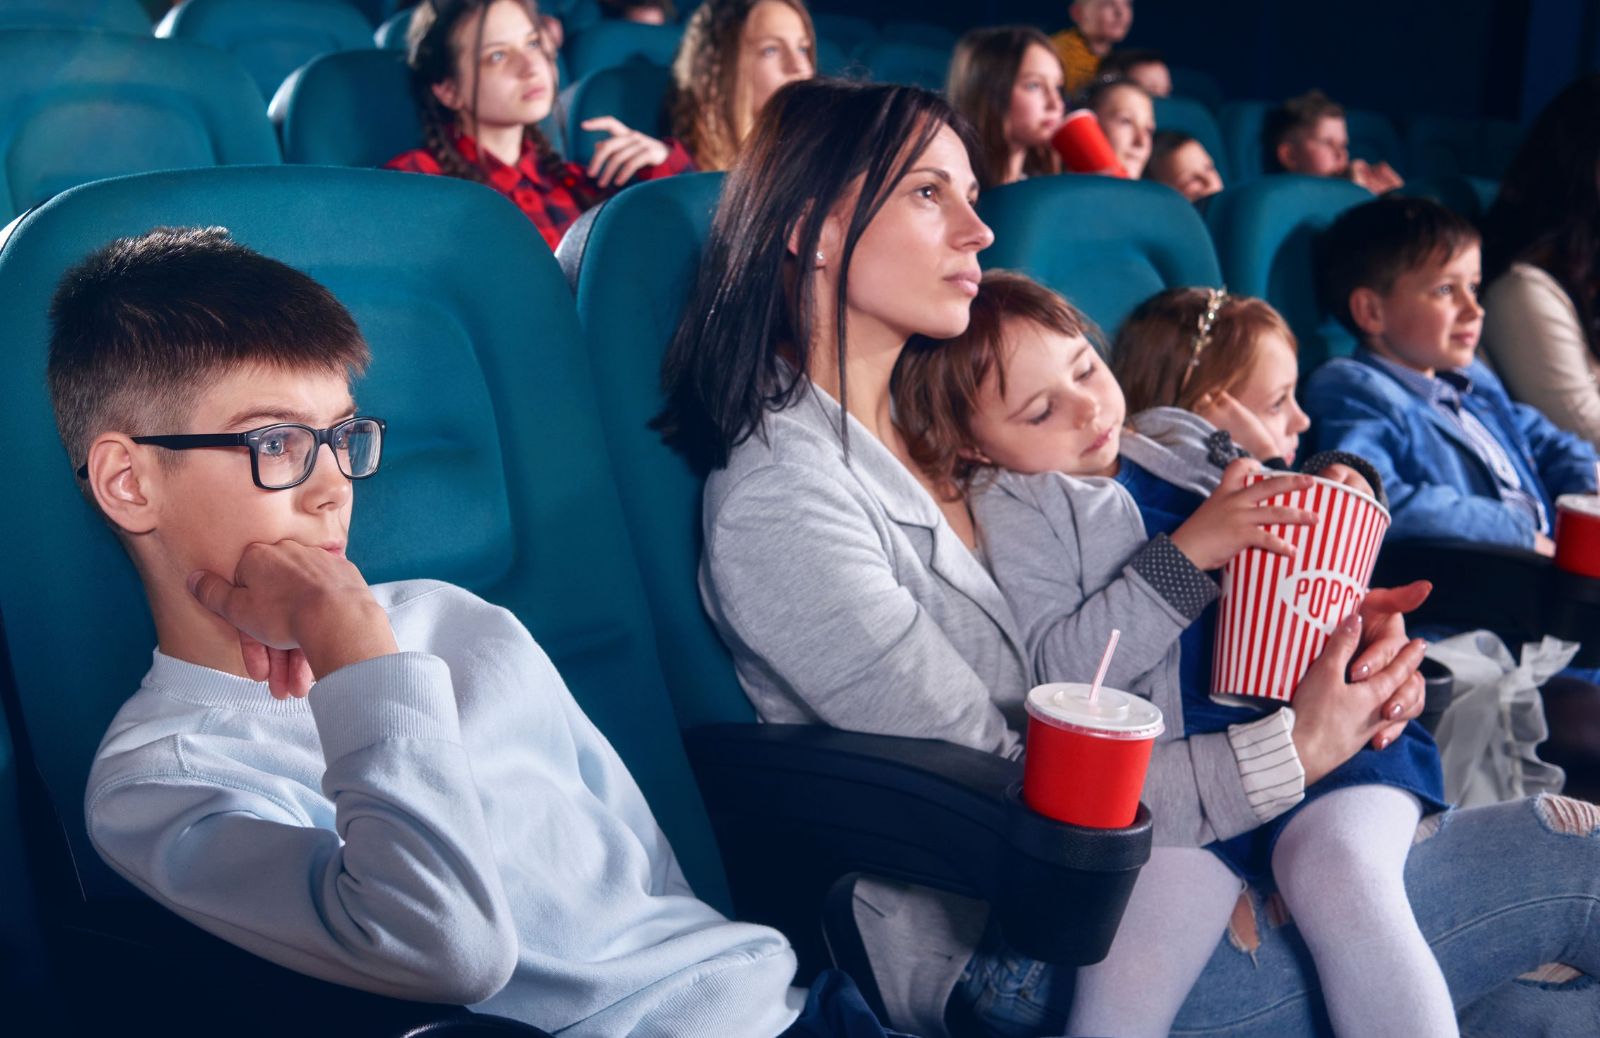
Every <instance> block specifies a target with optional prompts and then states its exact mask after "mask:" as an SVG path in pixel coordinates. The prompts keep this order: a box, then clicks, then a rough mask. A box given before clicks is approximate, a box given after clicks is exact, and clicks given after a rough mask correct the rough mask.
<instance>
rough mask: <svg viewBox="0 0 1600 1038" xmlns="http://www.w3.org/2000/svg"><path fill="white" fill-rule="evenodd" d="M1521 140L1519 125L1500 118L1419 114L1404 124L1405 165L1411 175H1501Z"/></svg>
mask: <svg viewBox="0 0 1600 1038" xmlns="http://www.w3.org/2000/svg"><path fill="white" fill-rule="evenodd" d="M1521 141H1522V127H1520V126H1518V125H1517V124H1516V123H1512V122H1506V121H1504V120H1500V119H1452V118H1446V117H1444V116H1435V115H1419V116H1415V117H1413V118H1412V119H1410V120H1408V121H1407V123H1406V149H1407V157H1408V159H1409V161H1410V166H1409V167H1408V169H1409V171H1410V173H1411V174H1412V175H1413V176H1424V177H1435V176H1449V175H1452V174H1466V175H1468V176H1478V177H1487V178H1499V177H1502V176H1504V175H1505V172H1506V169H1507V168H1508V167H1509V166H1510V165H1511V160H1512V158H1513V157H1514V156H1515V155H1516V153H1517V146H1518V145H1519V144H1520V143H1521Z"/></svg>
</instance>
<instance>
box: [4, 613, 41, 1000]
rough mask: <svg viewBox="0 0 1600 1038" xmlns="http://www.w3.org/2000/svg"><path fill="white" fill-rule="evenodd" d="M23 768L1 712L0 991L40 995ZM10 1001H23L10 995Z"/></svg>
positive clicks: (39, 938)
mask: <svg viewBox="0 0 1600 1038" xmlns="http://www.w3.org/2000/svg"><path fill="white" fill-rule="evenodd" d="M4 645H5V631H4V630H0V647H3V646H4ZM3 681H4V679H3V678H0V682H3ZM18 769H19V764H18V761H17V752H16V747H15V745H14V744H13V743H12V741H11V729H10V727H9V726H8V725H7V723H6V715H5V712H4V711H0V884H4V888H3V889H4V890H5V895H4V896H3V897H0V978H3V979H0V993H5V994H12V993H20V994H22V996H23V997H24V998H25V999H26V998H28V997H29V996H32V997H38V995H39V994H40V991H41V989H42V988H43V986H44V984H45V983H46V977H47V975H48V974H47V971H46V969H45V956H44V941H43V940H42V937H41V934H40V930H39V919H38V914H37V910H36V908H35V905H36V898H35V896H34V890H33V880H32V878H31V876H30V875H29V872H28V860H27V856H26V854H25V853H24V848H26V847H27V846H28V843H29V840H28V836H27V834H26V832H25V831H24V829H23V824H22V811H21V808H22V802H21V800H20V799H19V796H18ZM7 1004H8V1005H11V1006H13V1007H14V1006H17V1005H19V1003H18V1002H15V1001H12V1000H9V999H8V1000H7ZM20 1004H21V1005H27V1004H28V1003H27V1002H26V1001H24V1002H22V1003H20ZM20 1016H21V1014H17V1017H18V1018H20Z"/></svg>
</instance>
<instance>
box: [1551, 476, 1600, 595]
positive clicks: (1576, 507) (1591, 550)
mask: <svg viewBox="0 0 1600 1038" xmlns="http://www.w3.org/2000/svg"><path fill="white" fill-rule="evenodd" d="M1556 566H1557V567H1559V568H1561V569H1564V570H1566V571H1567V572H1568V573H1576V574H1578V575H1579V576H1580V577H1600V497H1597V496H1596V495H1594V494H1562V495H1561V496H1560V497H1558V498H1556Z"/></svg>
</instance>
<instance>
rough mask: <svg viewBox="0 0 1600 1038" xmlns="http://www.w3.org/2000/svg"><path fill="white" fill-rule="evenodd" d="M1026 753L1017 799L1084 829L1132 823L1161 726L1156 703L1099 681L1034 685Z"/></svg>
mask: <svg viewBox="0 0 1600 1038" xmlns="http://www.w3.org/2000/svg"><path fill="white" fill-rule="evenodd" d="M1026 707H1027V711H1028V754H1027V757H1026V758H1024V761H1023V766H1022V799H1023V801H1024V802H1025V803H1026V804H1027V805H1028V806H1029V807H1031V808H1033V809H1034V810H1035V811H1037V812H1039V813H1040V814H1042V815H1047V816H1048V817H1050V818H1054V819H1055V820H1056V821H1058V822H1066V823H1068V824H1070V825H1081V826H1085V827H1087V828H1091V829H1123V828H1126V827H1127V826H1130V825H1132V824H1133V819H1134V816H1135V815H1137V814H1138V812H1139V796H1140V794H1141V793H1143V792H1144V776H1145V771H1146V769H1147V768H1148V767H1149V766H1150V750H1151V748H1152V747H1154V745H1155V741H1156V736H1158V735H1160V734H1161V733H1162V732H1163V731H1164V730H1165V725H1164V723H1163V722H1162V720H1161V710H1160V708H1158V707H1157V706H1156V705H1155V704H1154V703H1151V702H1150V701H1149V700H1147V699H1141V698H1140V697H1139V696H1135V695H1130V694H1129V693H1127V692H1122V691H1119V690H1117V689H1114V688H1106V687H1104V686H1101V688H1100V693H1099V695H1098V696H1096V697H1095V699H1094V701H1093V702H1091V701H1090V699H1089V686H1088V685H1074V684H1054V685H1040V686H1038V687H1037V688H1035V689H1033V691H1031V692H1029V693H1028V699H1027V703H1026Z"/></svg>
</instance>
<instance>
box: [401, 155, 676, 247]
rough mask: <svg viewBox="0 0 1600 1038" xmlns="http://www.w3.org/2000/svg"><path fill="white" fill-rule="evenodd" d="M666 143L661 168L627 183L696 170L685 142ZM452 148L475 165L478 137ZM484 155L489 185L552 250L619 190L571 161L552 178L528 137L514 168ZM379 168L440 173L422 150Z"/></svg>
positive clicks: (650, 168) (435, 162)
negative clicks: (542, 168)
mask: <svg viewBox="0 0 1600 1038" xmlns="http://www.w3.org/2000/svg"><path fill="white" fill-rule="evenodd" d="M666 143H667V144H668V145H670V146H671V148H672V152H671V154H669V155H668V156H667V159H666V161H665V162H663V163H661V164H660V165H659V166H646V167H645V168H644V169H642V170H640V171H639V172H638V173H636V174H635V175H634V177H633V179H632V180H630V181H629V183H630V184H635V183H639V182H640V181H645V180H659V179H660V178H662V177H670V176H672V175H673V174H675V173H685V172H688V171H690V170H693V169H694V161H693V160H692V159H690V158H689V153H688V152H687V151H685V150H684V148H683V145H681V144H679V143H678V142H677V141H675V140H671V139H668V140H667V141H666ZM455 146H456V150H457V151H458V152H460V153H461V157H462V158H464V159H466V160H467V162H468V163H469V164H472V165H476V164H477V162H478V142H477V141H475V140H473V139H472V138H471V137H468V136H466V135H465V134H458V135H457V136H456V138H455ZM484 158H485V160H486V162H485V171H486V174H487V176H488V179H489V186H490V187H492V188H494V189H495V190H496V191H498V192H500V193H501V194H502V195H505V196H506V197H507V198H509V199H511V201H512V204H514V205H515V206H516V207H517V208H518V209H521V210H522V211H523V212H524V213H526V214H527V216H528V219H530V220H532V221H533V225H534V226H535V227H537V228H538V229H539V233H540V234H541V235H543V236H544V240H545V241H547V242H549V243H550V248H551V249H554V248H555V247H556V246H557V245H559V244H561V236H562V235H563V234H566V233H567V228H568V227H571V226H572V223H573V221H574V220H576V219H577V218H578V217H579V216H580V215H582V213H583V211H584V210H585V209H587V208H588V207H589V206H591V205H594V204H595V203H596V202H598V201H600V200H602V199H605V198H609V197H611V196H612V195H614V194H616V193H617V191H618V190H620V189H619V188H615V187H610V188H604V187H601V186H600V185H599V184H597V183H595V181H594V178H593V177H591V176H589V173H588V171H587V170H585V169H584V168H583V167H582V166H580V165H578V164H577V163H575V162H565V163H562V165H561V172H560V175H559V176H558V177H557V178H556V179H555V180H554V181H553V182H552V181H551V180H550V179H549V178H547V177H546V176H545V175H544V174H543V173H542V172H541V171H540V170H539V157H538V155H537V154H536V153H535V152H534V150H533V145H532V144H531V143H529V142H528V141H523V143H522V155H521V157H519V158H518V159H517V162H516V165H514V166H508V165H506V164H505V163H504V162H501V161H500V160H499V159H497V158H495V157H494V156H493V155H486V156H484ZM383 168H384V169H399V170H405V171H406V172H408V173H432V174H434V175H435V176H438V175H442V174H443V173H444V170H443V169H441V168H440V166H439V162H438V160H437V159H435V158H434V157H433V153H432V152H430V151H429V150H428V149H426V148H413V149H412V150H411V151H408V152H404V153H403V154H400V155H396V156H395V157H394V158H392V159H390V160H389V161H388V162H385V163H384V164H383Z"/></svg>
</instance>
